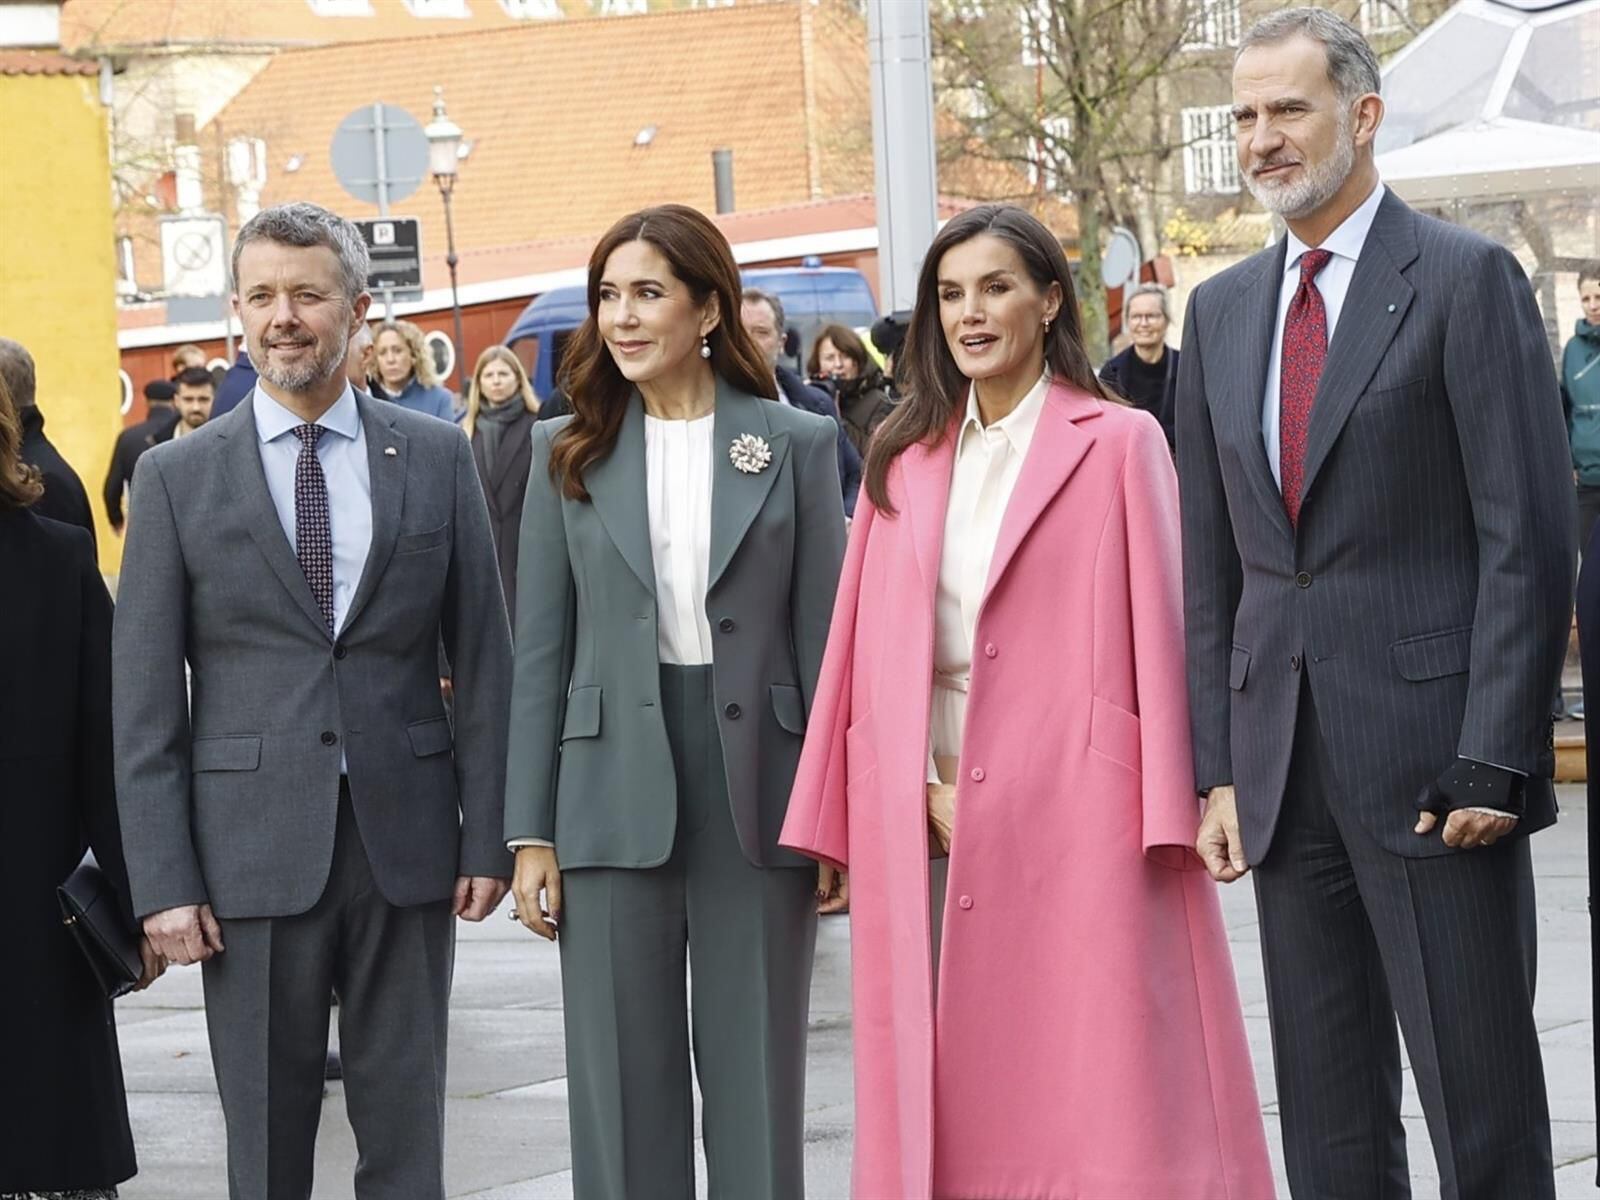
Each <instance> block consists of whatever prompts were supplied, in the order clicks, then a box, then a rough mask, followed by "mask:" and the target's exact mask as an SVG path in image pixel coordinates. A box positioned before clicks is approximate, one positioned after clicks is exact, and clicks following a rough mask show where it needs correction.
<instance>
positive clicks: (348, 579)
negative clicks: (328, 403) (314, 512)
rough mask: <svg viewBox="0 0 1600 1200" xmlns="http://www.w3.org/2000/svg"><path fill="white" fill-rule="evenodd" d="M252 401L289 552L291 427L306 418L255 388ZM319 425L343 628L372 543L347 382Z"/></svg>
mask: <svg viewBox="0 0 1600 1200" xmlns="http://www.w3.org/2000/svg"><path fill="white" fill-rule="evenodd" d="M250 402H251V403H252V404H254V405H255V410H256V413H255V415H256V434H257V436H258V437H259V438H260V439H261V467H262V470H264V471H265V472H266V475H267V491H268V492H269V493H270V494H271V495H272V505H273V507H274V508H276V509H277V510H278V523H279V524H281V525H282V526H283V536H284V537H286V538H288V539H289V548H290V549H291V550H292V549H294V548H295V539H294V468H295V464H296V463H297V462H298V461H299V459H300V451H301V444H300V439H299V438H297V437H295V435H294V433H293V432H292V431H293V430H294V428H295V427H296V426H298V425H302V424H304V422H303V421H302V420H301V419H300V418H299V417H297V416H296V415H295V414H294V413H292V412H290V411H289V410H288V409H287V408H285V407H283V405H281V404H279V403H278V402H277V401H276V400H274V399H273V398H272V397H271V396H269V395H267V393H266V392H264V391H262V390H261V388H260V387H259V386H258V387H257V388H256V389H255V392H254V393H253V395H252V396H251V401H250ZM317 424H318V425H321V426H322V427H323V428H324V429H326V430H327V432H326V433H324V434H323V435H322V437H321V438H320V439H319V440H318V441H317V460H318V461H319V462H320V463H321V464H322V474H323V476H324V477H325V478H326V479H327V481H328V523H329V525H330V526H331V532H332V534H333V627H334V629H336V630H339V631H341V632H342V631H343V629H344V619H345V615H346V614H347V613H348V612H349V611H350V601H351V599H352V598H353V597H354V596H355V593H356V585H357V584H359V583H360V582H361V572H362V570H363V569H365V567H366V565H367V551H368V550H369V549H371V547H372V480H371V474H370V470H369V467H368V464H367V435H366V432H365V430H363V429H362V427H361V413H360V411H359V410H358V409H357V408H356V396H355V393H354V392H353V391H351V389H350V385H349V384H345V388H344V393H343V394H342V395H341V396H340V397H339V399H338V400H336V401H335V402H334V405H333V407H332V408H330V409H329V410H328V411H327V412H325V413H323V414H322V417H321V419H320V420H318V421H317Z"/></svg>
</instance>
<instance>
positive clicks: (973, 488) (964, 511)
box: [928, 371, 1050, 783]
mask: <svg viewBox="0 0 1600 1200" xmlns="http://www.w3.org/2000/svg"><path fill="white" fill-rule="evenodd" d="M1049 391H1050V373H1049V372H1048V371H1046V372H1045V373H1044V374H1043V375H1041V376H1040V377H1039V382H1038V383H1036V384H1034V385H1033V388H1032V389H1031V390H1030V391H1029V392H1028V394H1027V395H1026V396H1024V397H1023V398H1022V400H1021V401H1020V402H1019V403H1018V404H1017V406H1016V407H1015V408H1013V409H1012V410H1011V411H1010V412H1009V413H1007V414H1006V415H1005V416H1004V417H1002V418H1001V419H1000V420H998V421H996V422H994V423H993V424H992V425H987V426H986V425H984V423H983V421H982V419H981V418H980V417H979V415H978V395H977V391H976V390H975V389H973V390H969V391H968V393H967V415H966V419H965V420H963V421H962V423H961V432H960V433H959V434H957V435H956V457H955V466H954V468H953V469H952V472H951V475H950V503H949V507H948V508H947V509H946V510H945V518H944V546H943V549H942V550H941V552H940V557H939V586H938V591H937V592H936V594H935V597H934V610H933V670H934V677H933V704H932V708H931V710H930V712H931V716H930V719H929V729H928V751H929V761H928V782H929V783H938V782H939V774H938V770H937V768H936V766H935V765H934V761H933V760H934V758H935V757H938V758H944V757H947V756H949V757H954V756H958V755H959V754H960V753H961V731H962V727H963V725H964V724H965V719H966V712H967V695H966V693H967V680H968V678H969V676H970V675H971V673H972V640H973V637H974V635H975V633H976V630H977V627H978V609H979V607H980V606H981V605H982V604H983V593H984V589H985V588H986V587H987V586H988V583H989V569H990V566H991V565H992V564H993V562H994V551H995V544H996V543H997V542H998V541H999V540H1000V525H1001V522H1002V521H1003V520H1004V519H1005V515H1006V508H1007V506H1008V505H1009V504H1010V503H1011V493H1012V492H1013V491H1014V490H1015V489H1016V486H1017V478H1018V476H1020V475H1021V474H1022V463H1023V460H1024V459H1025V458H1027V456H1028V447H1029V446H1030V445H1032V444H1033V433H1034V430H1035V429H1037V428H1038V425H1039V414H1040V413H1041V412H1043V411H1044V399H1045V396H1046V394H1048V392H1049Z"/></svg>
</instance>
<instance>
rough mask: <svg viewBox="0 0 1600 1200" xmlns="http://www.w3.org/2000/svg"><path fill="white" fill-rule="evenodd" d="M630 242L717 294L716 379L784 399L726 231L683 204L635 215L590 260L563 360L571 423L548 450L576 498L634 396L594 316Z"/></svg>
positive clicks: (558, 477)
mask: <svg viewBox="0 0 1600 1200" xmlns="http://www.w3.org/2000/svg"><path fill="white" fill-rule="evenodd" d="M629 242H649V243H650V245H652V246H654V247H655V248H656V249H657V250H659V251H660V252H661V255H662V257H664V258H665V259H666V260H667V263H668V264H669V265H670V266H671V267H672V273H673V274H674V275H675V276H677V278H678V279H679V280H681V281H682V282H683V283H684V285H685V286H687V287H688V289H689V293H690V295H692V296H693V297H694V299H695V303H696V304H700V305H704V304H705V303H706V302H707V301H708V300H709V299H710V298H711V297H712V296H716V298H717V302H718V305H719V306H720V311H721V314H722V315H721V318H720V319H719V320H718V322H717V326H716V328H715V329H713V330H712V331H711V332H710V334H708V335H707V341H708V343H709V344H710V346H711V369H712V371H713V372H715V373H716V375H717V377H718V378H720V379H723V380H725V381H726V382H727V383H729V384H731V385H732V386H734V387H736V388H738V389H739V390H740V391H742V392H748V393H749V394H750V395H752V396H764V397H766V398H767V399H768V400H776V399H777V398H778V382H777V380H776V379H775V378H774V377H773V374H772V371H771V370H770V369H769V368H768V367H767V363H766V360H765V359H764V358H763V357H762V356H761V352H760V351H759V350H757V349H756V345H755V343H754V342H752V341H751V340H750V335H749V334H748V333H746V332H745V331H744V323H743V322H741V321H740V320H739V302H740V296H741V295H742V294H743V284H742V283H741V282H740V279H739V267H738V264H736V263H735V262H734V261H733V251H732V249H730V248H729V246H728V239H727V238H725V237H723V236H722V231H721V230H720V229H718V228H717V227H716V226H715V225H714V224H712V222H711V220H710V218H708V217H707V216H705V214H703V213H700V212H697V211H695V210H694V209H692V208H689V207H688V206H686V205H683V204H662V205H658V206H657V207H654V208H646V209H642V210H640V211H639V212H636V213H630V214H629V215H628V216H626V217H623V218H622V220H620V221H618V222H617V223H616V224H615V225H613V226H612V227H611V228H610V229H609V230H608V231H607V232H606V235H605V236H604V237H603V238H601V239H600V242H599V244H598V245H596V246H595V248H594V253H593V254H591V255H590V256H589V316H588V317H587V318H586V319H585V320H584V322H583V325H582V327H581V328H579V329H578V331H577V332H576V333H575V334H573V335H572V341H571V343H570V344H569V345H568V347H567V353H566V357H565V358H564V359H563V360H562V370H561V387H562V389H563V390H564V391H565V392H566V394H567V399H568V402H569V403H570V404H571V405H572V420H571V421H569V422H567V424H566V425H565V426H564V427H563V428H562V430H561V432H560V433H558V434H557V435H556V438H555V441H554V443H553V444H552V445H551V447H550V478H551V479H552V480H553V481H554V482H555V483H557V484H559V485H560V487H561V490H562V493H563V494H564V495H566V496H567V497H569V498H570V499H573V500H586V499H588V497H589V492H588V489H586V488H585V487H584V486H583V473H584V472H585V471H587V470H588V469H589V468H590V467H592V466H593V465H594V464H595V463H597V462H599V461H600V460H601V459H602V458H604V457H605V456H606V455H607V454H610V453H611V448H612V447H613V446H614V445H616V442H617V434H618V433H620V432H621V430H622V420H623V418H624V417H625V416H626V415H627V411H628V405H629V403H630V402H631V401H632V398H633V384H631V383H629V382H628V380H627V378H626V377H625V376H624V375H623V374H622V372H621V371H620V370H619V369H618V368H617V364H616V361H615V360H614V359H613V358H612V357H611V351H610V350H609V349H608V348H607V346H606V343H605V339H604V338H603V337H601V336H600V327H599V324H598V323H597V319H596V314H598V313H599V311H600V279H601V276H603V275H604V274H605V269H606V263H607V262H608V261H609V260H610V258H611V255H612V254H613V253H614V252H615V251H616V249H617V247H619V246H624V245H627V244H628V243H629Z"/></svg>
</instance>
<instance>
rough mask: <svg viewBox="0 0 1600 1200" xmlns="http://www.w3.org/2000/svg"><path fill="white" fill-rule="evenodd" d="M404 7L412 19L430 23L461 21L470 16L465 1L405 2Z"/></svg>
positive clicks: (419, 0)
mask: <svg viewBox="0 0 1600 1200" xmlns="http://www.w3.org/2000/svg"><path fill="white" fill-rule="evenodd" d="M405 5H406V10H407V11H408V12H409V13H410V14H411V15H412V16H413V17H422V18H424V19H426V20H430V21H432V20H445V21H462V20H467V19H469V18H470V17H471V16H472V10H471V9H470V8H468V7H467V0H405Z"/></svg>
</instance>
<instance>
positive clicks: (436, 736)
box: [406, 717, 454, 758]
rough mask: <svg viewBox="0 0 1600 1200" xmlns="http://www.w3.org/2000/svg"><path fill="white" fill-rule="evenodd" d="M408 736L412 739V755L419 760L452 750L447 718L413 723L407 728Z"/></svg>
mask: <svg viewBox="0 0 1600 1200" xmlns="http://www.w3.org/2000/svg"><path fill="white" fill-rule="evenodd" d="M406 736H407V737H409V738H410V739H411V753H413V754H415V755H416V756H417V757H418V758H427V757H428V755H430V754H443V753H444V752H445V751H446V750H448V749H450V746H451V745H452V743H453V740H454V739H453V738H452V737H451V735H450V721H449V719H448V718H447V717H430V718H428V720H426V721H413V722H411V724H409V725H407V726H406Z"/></svg>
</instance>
